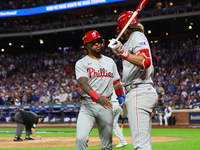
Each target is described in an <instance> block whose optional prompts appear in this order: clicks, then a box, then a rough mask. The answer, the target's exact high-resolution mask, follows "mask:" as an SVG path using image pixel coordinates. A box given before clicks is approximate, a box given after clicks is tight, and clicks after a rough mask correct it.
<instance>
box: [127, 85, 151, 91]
mask: <svg viewBox="0 0 200 150" xmlns="http://www.w3.org/2000/svg"><path fill="white" fill-rule="evenodd" d="M144 84H150V85H152V83H138V84H131V85H127V86H125V87H124V89H125V92H126V93H128V92H129V91H130V90H132V89H135V88H137V87H138V86H140V85H144Z"/></svg>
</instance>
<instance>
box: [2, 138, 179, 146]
mask: <svg viewBox="0 0 200 150" xmlns="http://www.w3.org/2000/svg"><path fill="white" fill-rule="evenodd" d="M125 138H126V140H127V142H128V143H129V144H131V137H125ZM151 139H152V142H168V141H175V140H182V138H178V137H152V138H151ZM75 142H76V139H75V137H42V140H33V141H22V142H14V141H13V138H5V137H4V138H0V148H25V147H29V148H30V147H69V146H75V144H76V143H75ZM117 144H119V140H118V139H117V137H113V145H117ZM88 145H89V146H97V145H101V144H100V139H99V137H90V139H89V143H88Z"/></svg>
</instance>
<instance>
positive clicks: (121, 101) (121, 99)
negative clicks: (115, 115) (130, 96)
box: [117, 94, 125, 105]
mask: <svg viewBox="0 0 200 150" xmlns="http://www.w3.org/2000/svg"><path fill="white" fill-rule="evenodd" d="M117 99H118V102H119V104H120V105H121V104H122V103H124V102H125V96H124V94H120V95H118V96H117Z"/></svg>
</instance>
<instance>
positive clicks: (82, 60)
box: [76, 56, 88, 65]
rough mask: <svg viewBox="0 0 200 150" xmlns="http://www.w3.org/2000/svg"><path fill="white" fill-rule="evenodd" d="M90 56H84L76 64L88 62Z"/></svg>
mask: <svg viewBox="0 0 200 150" xmlns="http://www.w3.org/2000/svg"><path fill="white" fill-rule="evenodd" d="M87 59H88V56H84V57H83V58H81V59H79V60H77V62H76V65H78V64H83V62H87Z"/></svg>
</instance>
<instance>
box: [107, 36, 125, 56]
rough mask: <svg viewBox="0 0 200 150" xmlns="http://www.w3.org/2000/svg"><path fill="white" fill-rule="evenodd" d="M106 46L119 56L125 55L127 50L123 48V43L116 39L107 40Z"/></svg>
mask: <svg viewBox="0 0 200 150" xmlns="http://www.w3.org/2000/svg"><path fill="white" fill-rule="evenodd" d="M109 42H110V43H109V44H108V48H109V49H111V50H112V51H113V53H114V54H116V55H118V56H121V57H127V55H128V51H127V50H126V49H125V48H124V46H123V44H122V43H121V42H120V41H118V40H116V39H112V40H109Z"/></svg>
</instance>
